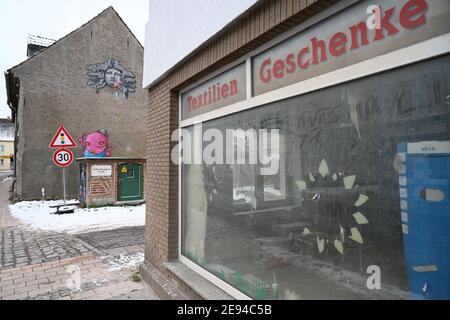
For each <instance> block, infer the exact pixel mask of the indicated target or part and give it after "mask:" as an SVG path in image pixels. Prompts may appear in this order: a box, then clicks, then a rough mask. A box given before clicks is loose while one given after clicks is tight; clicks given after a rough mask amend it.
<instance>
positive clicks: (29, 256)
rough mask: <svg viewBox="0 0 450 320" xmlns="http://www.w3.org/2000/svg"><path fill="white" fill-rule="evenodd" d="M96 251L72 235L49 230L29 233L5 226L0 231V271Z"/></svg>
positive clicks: (21, 229)
mask: <svg viewBox="0 0 450 320" xmlns="http://www.w3.org/2000/svg"><path fill="white" fill-rule="evenodd" d="M91 253H97V250H96V249H95V248H93V247H92V246H90V245H88V244H87V243H84V242H83V241H81V240H79V239H78V238H76V237H72V236H69V235H66V234H58V233H50V232H45V233H44V232H39V233H36V232H31V231H27V230H24V229H23V228H21V227H19V226H16V227H8V228H2V229H1V230H0V270H3V269H10V268H17V267H23V266H28V265H33V264H37V263H44V262H49V261H53V260H62V259H68V258H73V257H77V256H81V255H85V254H91Z"/></svg>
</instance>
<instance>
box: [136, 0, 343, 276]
mask: <svg viewBox="0 0 450 320" xmlns="http://www.w3.org/2000/svg"><path fill="white" fill-rule="evenodd" d="M335 2H338V0H330V1H322V0H308V1H307V0H271V1H260V2H259V3H258V4H257V5H255V7H253V9H252V10H251V11H249V12H248V13H247V14H246V15H244V16H241V17H240V18H239V19H238V20H236V21H235V22H233V23H232V24H230V25H229V26H228V27H227V28H226V29H225V30H223V31H222V32H220V33H219V34H218V35H216V36H215V37H214V39H212V40H211V41H209V42H207V43H206V44H204V45H203V46H201V47H200V48H199V49H198V50H197V51H196V52H194V53H193V54H192V55H191V56H190V57H189V58H188V59H186V60H185V61H184V62H183V63H182V64H180V66H179V67H177V68H176V69H174V70H173V71H172V72H171V73H170V74H169V75H168V76H167V77H166V78H164V79H163V80H161V81H160V82H159V83H157V84H156V85H154V86H153V87H151V88H150V89H149V109H148V128H147V129H148V130H147V161H148V162H147V170H148V183H147V184H146V185H147V187H146V198H147V203H148V204H147V225H146V232H145V239H146V259H147V260H148V261H149V262H150V263H152V264H153V265H154V266H156V267H157V268H158V269H160V271H161V272H164V271H165V268H163V267H162V266H161V263H163V262H166V261H171V260H174V259H177V257H178V167H177V166H176V165H174V164H172V162H171V158H170V156H171V150H172V148H173V147H174V146H175V144H174V143H172V142H171V141H170V138H171V134H172V132H173V130H176V129H177V128H178V125H179V121H178V119H179V116H178V115H179V113H178V92H179V90H180V89H182V88H184V87H186V86H188V85H190V84H192V83H194V82H195V81H198V80H199V79H201V78H202V77H204V76H205V75H207V74H209V73H211V72H213V71H214V70H217V69H218V68H220V67H222V66H224V65H226V64H228V63H230V62H232V61H234V60H236V59H238V58H239V57H241V56H243V55H245V54H247V53H249V52H250V51H252V50H254V49H256V48H258V47H259V46H261V45H262V44H264V43H266V42H267V41H269V40H271V39H273V38H274V37H276V36H278V35H280V34H282V33H283V32H285V31H287V30H289V29H290V28H292V27H293V26H295V25H298V24H300V23H302V22H303V21H305V20H307V19H308V18H309V17H311V16H313V15H315V14H316V13H318V12H320V11H322V10H323V9H324V8H326V7H328V6H330V5H332V4H333V3H335Z"/></svg>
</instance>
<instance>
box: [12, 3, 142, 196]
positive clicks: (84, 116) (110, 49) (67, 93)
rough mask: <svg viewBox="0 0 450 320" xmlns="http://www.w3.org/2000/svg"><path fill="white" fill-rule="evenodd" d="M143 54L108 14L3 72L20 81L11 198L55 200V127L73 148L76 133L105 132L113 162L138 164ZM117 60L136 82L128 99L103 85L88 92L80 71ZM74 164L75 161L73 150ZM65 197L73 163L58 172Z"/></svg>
mask: <svg viewBox="0 0 450 320" xmlns="http://www.w3.org/2000/svg"><path fill="white" fill-rule="evenodd" d="M143 53H144V50H143V48H142V46H141V45H140V44H139V42H138V41H137V40H136V38H135V37H134V36H133V35H132V33H131V32H130V31H129V29H128V28H127V27H126V25H125V24H124V23H123V21H122V20H121V19H120V17H119V16H118V15H117V13H116V12H115V11H114V10H113V9H112V8H109V9H107V10H105V11H104V12H102V13H101V14H100V15H99V16H97V17H96V18H94V19H93V20H91V21H90V22H88V23H87V24H86V25H84V26H82V27H81V28H80V29H77V30H76V31H74V32H72V33H71V34H69V35H68V36H66V37H65V38H63V39H61V40H60V41H58V42H56V43H55V44H54V45H52V46H50V47H49V48H47V49H45V50H44V51H42V52H41V53H39V54H37V55H36V56H34V57H32V58H30V59H28V60H27V61H26V62H24V63H22V64H21V65H18V66H16V67H14V68H13V69H11V70H10V72H12V73H13V74H14V76H16V77H18V78H19V79H20V99H19V107H18V111H17V121H16V122H17V126H18V130H17V131H18V133H17V135H18V137H17V164H16V165H17V172H16V178H17V181H16V190H15V191H16V197H17V198H18V199H25V200H29V199H40V198H41V189H42V188H45V192H46V195H47V197H49V198H61V197H62V190H63V187H62V169H61V168H58V167H56V166H55V165H54V164H53V162H52V155H53V152H54V151H55V150H50V149H49V147H48V145H49V143H50V140H51V139H52V137H53V135H54V134H55V133H56V131H57V129H58V126H59V124H61V123H63V124H64V125H65V127H66V129H67V130H68V131H69V133H70V134H71V135H72V136H73V137H74V139H75V140H76V142H77V144H79V143H78V139H80V138H81V137H82V136H83V134H84V133H90V132H95V131H98V130H101V129H107V130H108V133H109V143H110V146H111V148H112V156H113V157H145V154H146V152H145V145H146V139H145V137H146V112H145V110H146V108H147V99H148V97H147V93H146V91H145V90H143V89H141V88H142V69H143ZM110 58H112V59H117V60H118V61H119V62H120V64H121V65H122V66H123V67H124V68H125V69H127V70H128V71H131V72H132V73H133V74H134V75H135V77H136V79H135V80H136V92H135V93H130V94H129V97H128V99H126V98H125V97H122V96H119V97H118V99H116V97H115V96H114V95H113V89H112V88H110V87H108V86H106V87H105V88H102V89H100V90H99V92H98V93H96V90H95V89H94V88H92V87H90V86H88V80H89V78H88V76H87V70H86V67H87V66H88V65H91V64H98V63H103V62H105V61H106V60H108V59H110ZM72 151H74V154H75V157H82V154H83V148H82V147H81V146H80V145H79V146H78V147H77V148H76V149H72ZM66 177H67V192H68V195H69V196H70V197H72V198H77V196H78V167H77V164H76V162H74V164H72V165H71V166H70V167H69V168H67V169H66Z"/></svg>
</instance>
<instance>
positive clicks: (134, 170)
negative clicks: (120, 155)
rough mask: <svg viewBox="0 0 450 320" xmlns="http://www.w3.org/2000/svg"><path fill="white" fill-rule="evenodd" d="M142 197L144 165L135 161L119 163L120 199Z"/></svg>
mask: <svg viewBox="0 0 450 320" xmlns="http://www.w3.org/2000/svg"><path fill="white" fill-rule="evenodd" d="M142 199H143V192H142V166H141V165H139V164H134V163H123V164H121V165H119V201H135V200H142Z"/></svg>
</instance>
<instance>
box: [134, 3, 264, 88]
mask: <svg viewBox="0 0 450 320" xmlns="http://www.w3.org/2000/svg"><path fill="white" fill-rule="evenodd" d="M149 1H150V15H149V22H148V23H147V25H146V31H145V54H144V80H143V86H144V88H145V87H147V86H148V85H150V84H151V83H152V82H154V81H155V80H157V79H158V78H159V77H161V76H162V75H163V74H164V73H165V72H167V71H168V70H169V69H170V68H172V67H173V66H174V65H175V64H177V63H178V62H179V61H180V60H182V59H183V58H185V57H186V56H187V55H189V54H190V53H191V52H192V51H193V50H195V49H196V48H197V47H198V46H200V45H201V44H202V43H203V42H205V41H206V40H208V39H209V38H211V37H212V36H213V35H214V34H216V33H217V32H218V31H220V30H221V29H222V28H224V27H225V26H226V25H227V24H228V23H230V22H231V21H233V20H234V19H235V18H236V17H238V16H239V15H240V14H242V13H243V12H245V11H246V10H247V9H248V8H250V7H251V6H252V5H253V4H255V3H256V2H257V1H258V0H165V1H161V0H149Z"/></svg>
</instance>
